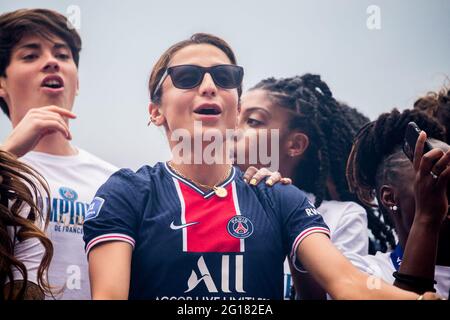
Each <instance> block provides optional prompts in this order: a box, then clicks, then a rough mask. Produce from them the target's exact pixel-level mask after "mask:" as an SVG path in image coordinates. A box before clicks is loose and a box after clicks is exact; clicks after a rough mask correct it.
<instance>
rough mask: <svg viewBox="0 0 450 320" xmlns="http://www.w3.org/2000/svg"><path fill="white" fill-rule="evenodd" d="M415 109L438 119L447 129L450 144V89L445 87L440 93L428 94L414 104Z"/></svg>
mask: <svg viewBox="0 0 450 320" xmlns="http://www.w3.org/2000/svg"><path fill="white" fill-rule="evenodd" d="M414 108H416V109H418V110H422V111H424V112H426V113H427V114H428V115H430V116H432V117H433V118H436V119H437V120H438V121H439V122H440V124H441V125H443V126H444V128H445V142H447V143H450V89H449V88H447V87H443V88H442V89H441V90H440V91H439V92H428V93H427V94H426V95H425V96H423V97H421V98H419V99H417V101H416V102H414Z"/></svg>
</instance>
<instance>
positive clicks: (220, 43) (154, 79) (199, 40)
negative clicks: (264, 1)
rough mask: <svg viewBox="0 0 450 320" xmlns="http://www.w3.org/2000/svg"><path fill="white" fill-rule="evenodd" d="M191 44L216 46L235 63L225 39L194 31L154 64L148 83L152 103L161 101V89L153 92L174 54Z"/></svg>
mask: <svg viewBox="0 0 450 320" xmlns="http://www.w3.org/2000/svg"><path fill="white" fill-rule="evenodd" d="M193 44H210V45H212V46H214V47H217V48H218V49H220V50H222V51H223V52H224V53H225V54H226V55H227V57H228V59H230V61H231V63H232V64H237V61H236V56H235V55H234V52H233V50H232V49H231V47H230V45H229V44H228V43H227V42H226V41H225V40H223V39H221V38H219V37H217V36H214V35H211V34H207V33H195V34H193V35H192V36H191V37H190V38H189V39H186V40H183V41H180V42H177V43H175V44H174V45H173V46H171V47H170V48H169V49H167V50H166V51H165V52H164V53H163V54H162V55H161V57H160V58H159V59H158V61H157V62H156V64H155V65H154V67H153V69H152V73H151V74H150V80H149V83H148V90H149V92H150V99H151V100H152V102H153V103H156V104H159V103H160V102H161V96H162V89H160V90H158V92H155V90H156V87H157V85H158V82H159V81H160V80H161V77H162V76H163V74H164V71H166V69H167V66H168V65H169V62H170V60H171V59H172V57H173V56H174V54H175V53H177V52H178V51H180V50H181V49H183V48H185V47H187V46H190V45H193ZM241 94H242V86H239V88H238V96H239V97H240V96H241Z"/></svg>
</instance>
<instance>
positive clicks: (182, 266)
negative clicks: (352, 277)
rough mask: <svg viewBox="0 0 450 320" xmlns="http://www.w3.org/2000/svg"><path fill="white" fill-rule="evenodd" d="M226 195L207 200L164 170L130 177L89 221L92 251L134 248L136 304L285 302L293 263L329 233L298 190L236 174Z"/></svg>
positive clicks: (101, 195)
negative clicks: (287, 264) (286, 271)
mask: <svg viewBox="0 0 450 320" xmlns="http://www.w3.org/2000/svg"><path fill="white" fill-rule="evenodd" d="M221 186H223V187H224V188H225V189H226V190H227V192H228V194H227V196H226V197H224V198H220V197H218V196H217V195H216V194H215V193H214V191H209V192H203V191H202V190H200V189H199V188H198V187H196V186H195V185H194V184H192V183H191V182H190V181H187V180H185V179H183V178H182V177H180V176H179V175H177V174H176V173H175V172H173V171H172V170H171V169H170V168H169V167H168V166H167V164H165V163H158V164H156V165H155V166H154V167H153V168H152V167H149V166H144V167H142V168H141V169H139V171H137V172H136V173H135V172H133V171H131V170H128V169H122V170H120V171H118V172H116V173H115V174H114V175H112V176H111V177H110V178H109V180H108V181H107V182H106V183H105V184H104V185H103V186H102V187H101V188H100V189H99V190H98V191H97V194H96V197H95V198H94V200H93V201H92V203H91V205H90V208H89V210H88V212H87V213H86V219H85V223H84V241H85V243H86V252H87V254H89V251H90V250H92V248H94V247H95V246H96V245H97V244H99V243H102V242H105V241H124V242H127V243H129V244H130V245H131V246H132V247H133V255H132V263H131V280H130V281H131V282H130V292H129V298H130V299H186V300H206V299H280V300H281V299H283V261H284V260H285V257H286V256H290V258H291V259H293V261H295V257H296V255H295V252H296V248H297V247H298V245H299V243H300V242H301V241H302V240H303V239H304V238H305V237H307V236H308V235H310V234H312V233H315V232H320V233H325V234H327V235H329V229H328V227H327V225H326V224H325V223H324V222H323V220H322V217H321V216H320V214H318V212H317V211H316V209H315V208H314V206H313V204H311V203H310V202H309V201H308V199H307V198H306V195H305V194H304V193H303V192H302V191H300V190H299V189H297V188H296V187H294V186H292V185H288V186H286V185H281V184H276V185H274V186H273V187H269V186H267V185H266V184H265V183H260V184H259V185H258V186H256V187H254V186H250V185H248V184H246V183H245V182H244V181H243V179H242V172H241V171H239V169H237V168H233V169H232V171H231V174H230V176H229V177H228V178H227V180H226V181H224V182H223V183H222V184H221ZM295 263H296V267H298V268H301V265H299V263H298V261H295Z"/></svg>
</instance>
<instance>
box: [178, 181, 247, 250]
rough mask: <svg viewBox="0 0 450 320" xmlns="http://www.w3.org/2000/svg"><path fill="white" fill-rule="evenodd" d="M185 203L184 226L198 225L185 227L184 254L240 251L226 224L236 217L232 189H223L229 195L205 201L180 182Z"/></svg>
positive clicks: (230, 187)
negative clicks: (185, 251) (188, 224)
mask: <svg viewBox="0 0 450 320" xmlns="http://www.w3.org/2000/svg"><path fill="white" fill-rule="evenodd" d="M179 186H180V190H181V194H182V197H183V200H184V204H185V219H186V222H185V223H191V222H197V224H194V225H191V226H189V227H186V229H185V232H186V241H187V252H240V239H237V238H235V237H233V236H232V235H231V234H229V233H228V230H227V225H228V221H230V219H231V218H232V217H234V216H236V215H237V213H236V209H235V204H234V200H233V192H232V187H233V184H232V183H230V184H228V185H227V186H226V187H225V189H226V190H227V192H228V195H227V196H226V197H225V198H219V197H218V196H216V195H213V196H212V197H209V198H207V199H205V198H204V197H203V196H202V195H201V194H200V193H198V192H197V191H195V190H194V189H192V188H191V187H189V186H188V185H186V184H184V183H182V182H180V183H179Z"/></svg>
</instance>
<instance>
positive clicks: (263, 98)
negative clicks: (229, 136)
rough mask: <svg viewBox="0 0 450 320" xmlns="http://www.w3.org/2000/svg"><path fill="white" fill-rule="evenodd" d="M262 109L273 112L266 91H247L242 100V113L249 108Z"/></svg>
mask: <svg viewBox="0 0 450 320" xmlns="http://www.w3.org/2000/svg"><path fill="white" fill-rule="evenodd" d="M254 107H258V108H262V109H266V110H268V111H270V110H272V103H271V101H270V99H269V95H268V94H267V92H266V91H264V90H261V89H256V90H251V91H247V92H246V93H245V94H244V95H243V96H242V99H241V108H242V111H244V110H245V109H249V108H254Z"/></svg>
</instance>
